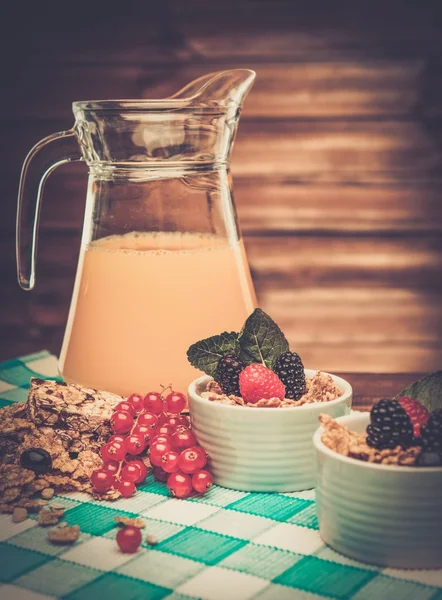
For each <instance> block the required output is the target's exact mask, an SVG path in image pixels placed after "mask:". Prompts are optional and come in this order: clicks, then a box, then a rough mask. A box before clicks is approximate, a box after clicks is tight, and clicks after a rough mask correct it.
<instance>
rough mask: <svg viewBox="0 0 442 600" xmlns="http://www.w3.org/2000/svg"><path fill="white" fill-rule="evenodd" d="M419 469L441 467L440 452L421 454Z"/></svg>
mask: <svg viewBox="0 0 442 600" xmlns="http://www.w3.org/2000/svg"><path fill="white" fill-rule="evenodd" d="M416 464H417V466H418V467H441V466H442V454H439V452H421V453H420V454H419V456H418V457H417V461H416Z"/></svg>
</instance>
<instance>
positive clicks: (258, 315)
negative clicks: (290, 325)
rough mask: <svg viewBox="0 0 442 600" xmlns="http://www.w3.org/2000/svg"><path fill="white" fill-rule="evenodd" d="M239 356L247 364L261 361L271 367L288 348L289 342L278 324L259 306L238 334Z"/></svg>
mask: <svg viewBox="0 0 442 600" xmlns="http://www.w3.org/2000/svg"><path fill="white" fill-rule="evenodd" d="M239 344H240V348H241V349H240V354H239V358H240V359H241V360H242V361H244V362H245V363H247V364H250V363H253V362H260V363H263V364H264V365H265V366H266V367H268V368H269V369H272V368H273V365H274V364H275V361H276V359H277V358H278V356H279V355H280V354H282V353H283V352H286V351H287V350H288V349H289V344H288V342H287V340H286V338H285V335H284V334H283V333H282V331H281V330H280V328H279V327H278V325H277V324H276V323H275V321H273V320H272V319H271V318H270V317H269V315H267V314H266V313H265V312H264V311H262V310H261V309H260V308H257V309H256V310H255V311H254V312H253V313H252V314H251V315H250V317H249V318H248V319H247V321H246V322H245V323H244V327H243V328H242V330H241V333H240V334H239Z"/></svg>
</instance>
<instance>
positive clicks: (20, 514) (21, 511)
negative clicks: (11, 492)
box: [12, 506, 28, 523]
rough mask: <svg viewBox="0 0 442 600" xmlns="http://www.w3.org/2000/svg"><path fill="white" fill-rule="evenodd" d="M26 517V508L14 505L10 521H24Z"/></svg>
mask: <svg viewBox="0 0 442 600" xmlns="http://www.w3.org/2000/svg"><path fill="white" fill-rule="evenodd" d="M27 518H28V511H27V510H26V508H20V507H19V506H16V507H15V508H14V512H13V513H12V521H13V522H14V523H21V522H22V521H25V520H26V519H27Z"/></svg>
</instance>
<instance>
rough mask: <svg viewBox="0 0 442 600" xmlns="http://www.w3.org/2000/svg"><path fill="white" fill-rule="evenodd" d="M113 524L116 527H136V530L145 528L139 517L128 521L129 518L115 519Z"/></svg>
mask: <svg viewBox="0 0 442 600" xmlns="http://www.w3.org/2000/svg"><path fill="white" fill-rule="evenodd" d="M115 522H116V523H118V525H124V526H126V525H129V526H132V527H137V529H144V528H145V527H146V524H145V522H144V521H143V519H141V518H140V517H135V519H130V518H129V517H120V516H118V517H115Z"/></svg>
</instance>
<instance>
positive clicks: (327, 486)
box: [313, 412, 442, 569]
mask: <svg viewBox="0 0 442 600" xmlns="http://www.w3.org/2000/svg"><path fill="white" fill-rule="evenodd" d="M338 420H339V422H341V423H343V424H345V425H347V426H348V427H349V429H350V430H352V431H357V432H363V431H365V429H366V427H367V424H368V423H369V413H356V412H355V413H352V414H351V415H349V416H346V417H342V418H341V419H338ZM322 433H323V430H322V428H320V429H318V431H317V432H316V433H315V435H314V438H313V443H314V445H315V448H316V453H317V459H318V467H319V477H318V484H317V488H316V499H317V510H318V519H319V527H320V534H321V537H322V539H323V540H324V542H325V543H326V544H328V545H329V546H331V547H332V548H333V549H334V550H336V551H337V552H340V553H341V554H344V555H346V556H348V557H350V558H353V559H355V560H359V561H362V562H367V563H372V564H375V565H380V566H384V567H385V566H386V567H396V568H404V569H437V568H441V567H442V467H431V468H430V467H396V466H393V465H379V464H374V463H367V462H363V461H360V460H356V459H353V458H348V457H346V456H342V455H341V454H337V453H336V452H334V451H333V450H331V449H330V448H328V447H327V446H325V445H324V444H323V443H322V441H321V435H322Z"/></svg>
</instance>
